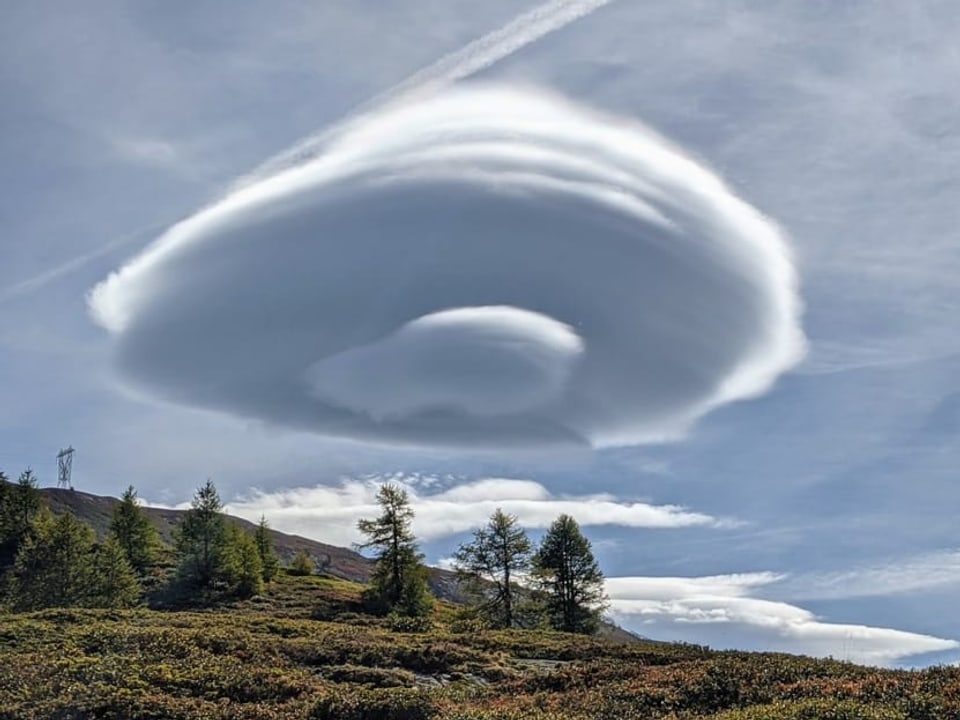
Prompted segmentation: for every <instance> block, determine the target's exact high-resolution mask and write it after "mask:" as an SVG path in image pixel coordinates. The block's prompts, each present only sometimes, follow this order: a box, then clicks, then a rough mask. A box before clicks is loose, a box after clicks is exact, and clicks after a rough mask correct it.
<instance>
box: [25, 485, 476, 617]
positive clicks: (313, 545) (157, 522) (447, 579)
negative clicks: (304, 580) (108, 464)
mask: <svg viewBox="0 0 960 720" xmlns="http://www.w3.org/2000/svg"><path fill="white" fill-rule="evenodd" d="M41 493H42V495H43V497H44V499H45V500H46V502H47V504H48V505H49V507H50V509H51V510H52V511H53V512H54V513H61V512H65V511H66V512H71V513H73V514H74V515H76V516H77V517H78V518H80V519H81V520H83V521H84V522H85V523H87V524H89V525H90V526H91V527H93V529H94V530H95V531H96V532H97V535H98V536H100V537H103V536H104V535H105V534H106V533H107V530H108V528H109V527H110V514H111V512H112V511H113V506H114V505H116V504H117V503H118V502H120V501H119V500H118V499H117V498H113V497H106V496H102V495H91V494H90V493H85V492H81V491H79V490H65V489H61V488H43V489H42V490H41ZM144 510H145V511H146V513H147V515H148V516H149V517H150V519H151V520H152V521H153V524H154V526H155V527H156V528H157V531H158V532H159V533H160V537H161V538H162V539H163V541H164V542H166V543H168V544H172V543H173V538H174V531H175V529H176V527H177V525H178V524H179V523H180V521H181V520H182V519H183V515H184V513H185V512H186V511H185V510H170V509H167V508H155V507H145V508H144ZM227 517H228V519H229V520H230V522H233V523H236V524H238V525H240V526H241V527H243V528H244V529H246V530H250V531H252V530H253V529H254V524H253V523H251V522H248V521H247V520H243V519H241V518H238V517H233V516H227ZM270 532H271V535H272V537H273V542H274V545H275V547H276V549H277V554H278V555H279V556H280V559H281V560H282V561H283V562H284V563H289V562H290V560H292V559H293V557H294V556H295V555H296V554H297V553H298V552H300V551H301V550H305V551H306V552H307V554H309V555H310V557H311V559H312V560H313V562H314V565H315V566H316V567H317V569H318V570H319V571H320V572H322V573H323V574H325V575H331V576H333V577H335V578H340V579H343V580H350V581H352V582H358V583H365V582H368V581H369V579H370V573H371V572H372V569H373V564H372V562H371V561H370V560H368V559H367V558H365V557H363V555H361V554H360V553H358V552H355V551H354V550H351V549H349V548H344V547H337V546H335V545H328V544H326V543H322V542H317V541H316V540H310V539H308V538H305V537H301V536H299V535H288V534H287V533H283V532H279V531H277V530H271V531H270ZM430 586H431V589H432V590H433V591H434V593H436V595H437V596H438V597H440V598H443V599H446V600H451V601H454V602H457V601H459V600H461V599H462V598H461V595H460V593H459V592H458V590H457V583H456V577H455V575H454V574H453V573H452V572H450V571H448V570H442V569H440V568H430Z"/></svg>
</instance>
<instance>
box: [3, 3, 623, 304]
mask: <svg viewBox="0 0 960 720" xmlns="http://www.w3.org/2000/svg"><path fill="white" fill-rule="evenodd" d="M614 1H615V0H550V1H549V2H545V3H543V4H542V5H538V6H537V7H535V8H533V9H532V10H529V11H528V12H525V13H523V14H522V15H520V16H518V17H516V18H514V19H513V20H511V21H510V22H509V23H507V24H506V25H504V26H503V27H501V28H500V29H498V30H494V31H493V32H490V33H487V34H486V35H484V36H482V37H480V38H477V39H476V40H474V41H473V42H471V43H469V44H468V45H466V46H465V47H463V48H461V49H460V50H457V51H455V52H452V53H449V54H448V55H445V56H443V57H442V58H440V59H439V60H437V61H436V62H434V63H432V64H431V65H428V66H427V67H425V68H423V69H421V70H418V71H417V72H415V73H414V74H413V75H411V76H410V77H408V78H407V79H405V80H403V81H401V82H399V83H398V84H396V85H394V86H393V87H392V88H390V89H389V90H386V91H385V92H382V93H379V94H378V95H375V96H374V97H373V98H371V99H370V100H367V101H366V102H364V103H363V104H362V105H360V106H359V107H357V108H354V110H352V111H351V112H350V113H348V114H347V116H346V117H345V118H343V119H342V120H341V121H340V122H338V123H336V124H335V125H334V126H333V127H330V128H326V129H324V130H323V131H321V132H320V133H317V134H315V135H311V136H310V137H308V138H306V139H305V140H302V141H300V142H298V143H297V144H296V145H294V146H293V147H292V148H290V149H288V150H285V151H284V152H282V153H280V154H279V155H275V156H274V157H272V158H270V159H269V160H267V161H266V162H264V163H262V164H261V165H260V166H259V167H257V168H256V169H255V170H254V171H253V172H251V173H248V174H246V175H244V176H242V177H241V178H240V179H239V180H237V181H235V182H234V183H233V184H232V187H233V188H237V187H241V186H243V185H247V184H249V183H251V182H254V181H256V180H260V179H262V178H264V177H267V176H269V175H273V174H275V173H277V172H279V171H281V170H284V169H286V168H288V167H291V166H293V165H296V164H298V163H300V162H302V161H304V160H307V159H309V158H311V157H314V156H315V155H317V154H319V152H320V150H321V149H322V148H323V146H324V144H325V142H326V140H327V139H328V138H329V137H330V134H331V133H332V132H334V131H335V130H336V129H337V127H340V126H341V125H343V124H344V123H345V122H347V121H348V120H352V119H354V118H356V117H357V116H358V115H363V114H365V113H367V112H369V111H371V110H373V109H374V108H377V107H381V106H383V105H385V104H388V103H391V102H396V101H398V100H402V99H409V98H410V97H411V96H415V95H418V94H420V93H424V92H429V91H431V90H436V89H437V88H440V87H443V86H444V85H449V84H451V83H455V82H456V81H457V80H462V79H464V78H467V77H470V76H471V75H475V74H476V73H478V72H480V71H482V70H485V69H487V68H488V67H490V66H491V65H494V64H496V63H498V62H500V61H501V60H503V59H504V58H506V57H509V56H510V55H512V54H513V53H515V52H517V51H518V50H520V49H521V48H524V47H526V46H527V45H529V44H531V43H534V42H536V41H537V40H539V39H541V38H542V37H544V36H546V35H549V34H550V33H553V32H556V31H557V30H561V29H562V28H564V27H566V26H567V25H569V24H570V23H572V22H575V21H576V20H579V19H580V18H582V17H585V16H587V15H589V14H591V13H593V12H595V11H596V10H599V9H600V8H602V7H603V6H605V5H609V4H610V3H612V2H614ZM137 235H139V233H137ZM132 239H133V238H130V237H129V236H128V237H126V238H123V239H121V240H120V241H119V242H114V243H110V244H109V245H106V246H105V247H103V248H100V249H99V250H96V251H94V252H92V253H90V254H88V255H84V256H81V257H79V258H74V259H73V260H70V261H69V262H67V263H64V264H63V265H60V266H58V267H56V268H53V269H51V270H48V271H46V272H44V273H41V274H40V275H37V276H36V277H33V278H29V279H28V280H25V281H23V282H21V283H19V284H17V285H15V286H13V287H11V288H8V289H7V290H5V291H3V292H0V303H5V302H7V301H9V300H12V299H14V298H16V297H20V296H22V295H26V294H29V293H32V292H34V291H36V290H38V289H40V288H41V287H44V286H46V285H47V284H49V283H51V282H53V281H54V280H57V279H59V278H61V277H64V276H65V275H69V274H71V273H73V272H74V271H76V270H79V269H80V268H82V267H83V266H85V265H86V264H87V263H89V262H91V261H93V260H95V259H96V258H98V257H100V256H102V255H105V254H107V253H108V252H110V251H111V250H113V249H114V248H115V247H118V246H120V245H124V244H127V243H129V242H131V241H132Z"/></svg>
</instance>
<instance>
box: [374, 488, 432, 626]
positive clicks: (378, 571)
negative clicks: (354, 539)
mask: <svg viewBox="0 0 960 720" xmlns="http://www.w3.org/2000/svg"><path fill="white" fill-rule="evenodd" d="M377 502H378V503H379V504H380V508H381V510H382V512H381V514H380V516H379V517H378V518H376V519H373V520H360V521H359V522H358V523H357V527H358V528H359V530H360V532H362V533H363V534H364V535H366V536H367V541H366V542H365V543H363V544H362V545H361V546H360V547H361V548H365V549H373V550H374V551H375V552H376V561H375V565H374V570H373V577H372V582H371V587H370V589H369V590H368V591H367V594H366V598H367V605H368V607H369V608H370V609H371V610H372V611H373V612H377V613H381V614H384V613H389V612H394V613H398V614H401V615H409V616H418V615H426V614H427V613H429V612H430V609H431V607H432V606H433V597H432V596H431V595H430V590H429V588H428V586H427V569H426V568H425V567H424V565H423V556H422V555H421V554H420V553H419V552H418V551H417V539H416V538H415V537H414V535H413V531H412V530H411V529H410V523H411V521H412V520H413V509H412V508H411V507H410V498H409V497H408V496H407V492H406V490H404V489H403V488H401V487H400V486H398V485H393V484H391V483H386V484H384V485H381V486H380V490H379V491H378V492H377Z"/></svg>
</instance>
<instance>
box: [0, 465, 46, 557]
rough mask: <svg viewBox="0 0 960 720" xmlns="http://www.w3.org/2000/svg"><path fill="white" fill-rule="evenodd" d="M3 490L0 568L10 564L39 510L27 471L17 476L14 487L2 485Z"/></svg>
mask: <svg viewBox="0 0 960 720" xmlns="http://www.w3.org/2000/svg"><path fill="white" fill-rule="evenodd" d="M4 479H5V478H4ZM3 488H4V491H3V493H2V494H0V569H2V568H5V567H9V566H10V565H12V564H13V562H14V558H16V556H17V552H18V551H19V550H20V546H21V545H22V544H23V543H24V541H25V540H26V539H27V537H28V535H29V534H30V533H31V532H32V529H33V524H34V520H35V519H36V518H37V516H38V514H39V513H40V510H41V508H42V507H43V498H42V497H41V496H40V491H39V490H38V489H37V480H36V477H35V476H34V474H33V471H32V470H30V469H27V470H25V471H24V472H22V473H20V478H19V479H18V480H17V482H16V483H15V484H13V485H6V484H4V485H3Z"/></svg>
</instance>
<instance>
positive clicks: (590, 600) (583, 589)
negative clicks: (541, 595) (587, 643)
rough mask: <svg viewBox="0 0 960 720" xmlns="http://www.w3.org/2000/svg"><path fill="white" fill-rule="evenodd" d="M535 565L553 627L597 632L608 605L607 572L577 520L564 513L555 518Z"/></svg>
mask: <svg viewBox="0 0 960 720" xmlns="http://www.w3.org/2000/svg"><path fill="white" fill-rule="evenodd" d="M533 566H534V568H535V570H536V575H537V577H538V579H539V582H540V585H541V588H542V589H543V590H544V592H545V594H546V607H547V612H548V615H549V618H550V623H551V625H552V626H553V628H554V629H556V630H563V631H565V632H575V633H584V634H592V633H594V632H596V631H597V629H598V627H599V624H600V616H601V613H602V612H603V609H604V608H605V607H606V597H605V595H604V593H603V573H601V572H600V566H599V565H598V564H597V561H596V559H595V558H594V556H593V548H592V547H591V545H590V541H589V540H587V538H585V537H584V536H583V533H581V532H580V526H579V525H578V524H577V521H576V520H574V519H573V518H572V517H570V516H569V515H561V516H560V517H558V518H557V519H556V520H555V521H554V522H553V524H552V525H551V526H550V529H549V530H547V533H546V535H544V537H543V540H542V542H541V543H540V548H539V550H538V551H537V553H536V555H535V556H534V558H533Z"/></svg>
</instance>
